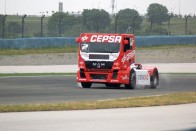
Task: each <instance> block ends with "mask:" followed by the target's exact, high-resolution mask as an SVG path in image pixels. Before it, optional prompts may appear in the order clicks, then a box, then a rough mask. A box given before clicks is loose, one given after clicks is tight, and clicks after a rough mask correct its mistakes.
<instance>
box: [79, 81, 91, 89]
mask: <svg viewBox="0 0 196 131" xmlns="http://www.w3.org/2000/svg"><path fill="white" fill-rule="evenodd" d="M81 85H82V87H83V88H91V85H92V83H91V82H81Z"/></svg>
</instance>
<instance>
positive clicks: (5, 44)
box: [0, 35, 196, 49]
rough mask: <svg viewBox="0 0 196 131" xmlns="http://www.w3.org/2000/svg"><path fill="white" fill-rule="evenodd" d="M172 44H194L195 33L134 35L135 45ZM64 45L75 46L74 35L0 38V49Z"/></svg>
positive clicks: (195, 40)
mask: <svg viewBox="0 0 196 131" xmlns="http://www.w3.org/2000/svg"><path fill="white" fill-rule="evenodd" d="M174 44H193V45H196V35H193V36H137V37H136V46H160V45H174ZM65 46H77V43H76V42H75V37H48V38H47V37H44V38H18V39H0V49H28V48H46V47H65Z"/></svg>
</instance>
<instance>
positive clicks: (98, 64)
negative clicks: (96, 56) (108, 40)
mask: <svg viewBox="0 0 196 131" xmlns="http://www.w3.org/2000/svg"><path fill="white" fill-rule="evenodd" d="M93 66H94V67H97V68H101V67H104V66H105V63H93Z"/></svg>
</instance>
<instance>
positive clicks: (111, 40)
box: [90, 35, 122, 43]
mask: <svg viewBox="0 0 196 131" xmlns="http://www.w3.org/2000/svg"><path fill="white" fill-rule="evenodd" d="M121 39H122V36H108V35H92V36H91V39H90V42H109V43H120V42H121Z"/></svg>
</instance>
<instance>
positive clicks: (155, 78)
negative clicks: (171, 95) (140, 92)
mask: <svg viewBox="0 0 196 131" xmlns="http://www.w3.org/2000/svg"><path fill="white" fill-rule="evenodd" d="M158 85H159V76H158V71H157V70H154V72H153V75H152V76H151V77H150V88H151V89H156V87H157V86H158Z"/></svg>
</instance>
